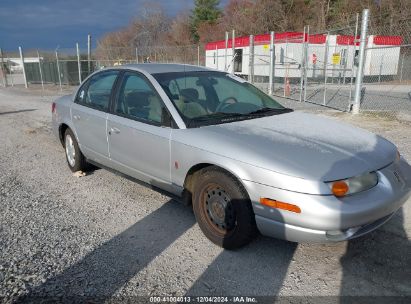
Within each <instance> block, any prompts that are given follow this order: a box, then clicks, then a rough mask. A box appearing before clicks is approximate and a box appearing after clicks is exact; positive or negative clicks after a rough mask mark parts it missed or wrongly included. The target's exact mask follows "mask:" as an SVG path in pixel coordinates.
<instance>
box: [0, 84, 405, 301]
mask: <svg viewBox="0 0 411 304" xmlns="http://www.w3.org/2000/svg"><path fill="white" fill-rule="evenodd" d="M55 98H56V97H55V92H53V91H45V92H42V91H41V90H36V89H29V90H24V89H18V88H7V89H4V88H0V130H1V131H0V132H1V133H0V134H1V136H0V155H1V156H0V172H1V174H0V211H1V212H0V302H12V301H14V300H22V299H38V298H37V297H47V298H49V297H57V298H60V297H67V296H70V297H79V298H78V299H83V300H84V299H85V298H84V297H92V298H98V299H99V300H109V299H119V300H125V299H130V298H132V297H134V296H148V295H153V296H160V295H161V296H163V295H172V296H182V295H256V296H257V295H259V296H263V295H264V296H265V295H280V296H304V297H307V296H338V295H350V296H383V295H384V296H398V295H406V296H408V297H411V283H410V282H411V254H410V253H411V242H410V239H411V202H410V201H408V202H407V203H406V205H405V206H404V207H403V209H402V210H400V212H398V213H397V214H396V215H395V216H394V218H393V219H392V220H391V221H390V222H388V223H387V224H386V225H384V226H383V227H382V228H380V229H378V230H377V231H375V232H373V233H371V234H369V235H367V236H365V237H362V238H359V239H356V240H353V241H350V242H341V243H336V244H326V245H318V244H294V243H289V242H285V241H280V240H276V239H270V238H266V237H262V236H260V237H258V238H257V239H256V240H255V241H254V242H253V243H251V244H250V245H248V246H246V247H245V248H242V249H240V250H237V251H225V250H222V249H221V248H219V247H216V246H215V245H213V244H212V243H210V242H209V241H208V240H207V239H206V238H205V237H204V236H203V234H202V232H201V231H200V229H199V227H198V225H197V224H196V223H195V219H194V215H193V213H192V211H191V209H190V208H189V207H184V206H183V205H182V204H181V203H179V202H177V201H175V200H172V199H170V198H169V197H167V196H164V195H162V194H159V193H157V192H155V191H152V190H150V189H148V188H145V187H143V186H140V185H138V184H136V183H133V182H132V181H130V180H128V179H125V178H123V177H119V176H117V175H114V174H112V173H109V172H108V171H105V170H101V169H100V170H95V171H93V172H90V173H89V174H87V175H86V176H84V177H80V178H77V177H73V176H72V174H71V171H70V170H69V169H68V167H67V165H66V162H65V158H64V151H63V148H62V146H61V145H60V143H59V142H58V141H57V140H56V139H55V138H54V137H53V136H52V134H51V129H50V118H51V117H50V116H51V115H50V109H51V102H52V101H53V100H54V99H55ZM285 102H286V103H289V104H287V105H288V106H291V107H292V106H293V104H292V102H290V101H285ZM299 107H301V106H299ZM303 110H305V111H311V112H317V113H318V114H319V115H327V116H329V117H332V118H333V119H338V120H343V121H346V122H348V123H351V124H354V125H357V126H361V127H363V128H366V129H369V130H371V131H374V132H376V133H379V134H381V135H383V136H385V137H386V138H388V139H389V140H391V141H393V142H394V143H395V144H396V145H397V146H398V147H399V149H400V151H401V153H402V154H403V155H404V156H405V157H406V158H408V159H409V160H411V124H410V123H409V122H401V121H398V120H387V119H384V118H381V117H378V116H375V115H373V116H371V115H368V116H366V115H361V116H351V115H349V114H344V113H339V112H335V111H328V110H327V111H325V110H324V109H322V108H318V107H314V106H310V107H309V108H304V109H303ZM75 299H77V298H75Z"/></svg>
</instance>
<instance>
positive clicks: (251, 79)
mask: <svg viewBox="0 0 411 304" xmlns="http://www.w3.org/2000/svg"><path fill="white" fill-rule="evenodd" d="M249 50H250V51H249V52H250V54H249V56H248V81H249V82H250V83H253V82H254V36H253V35H250V47H249ZM233 68H234V65H233Z"/></svg>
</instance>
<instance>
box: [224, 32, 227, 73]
mask: <svg viewBox="0 0 411 304" xmlns="http://www.w3.org/2000/svg"><path fill="white" fill-rule="evenodd" d="M227 49H228V32H225V49H224V71H225V72H227Z"/></svg>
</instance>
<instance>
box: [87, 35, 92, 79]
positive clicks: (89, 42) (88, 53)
mask: <svg viewBox="0 0 411 304" xmlns="http://www.w3.org/2000/svg"><path fill="white" fill-rule="evenodd" d="M90 72H91V35H90V34H88V35H87V74H88V75H90Z"/></svg>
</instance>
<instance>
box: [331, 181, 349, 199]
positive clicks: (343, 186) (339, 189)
mask: <svg viewBox="0 0 411 304" xmlns="http://www.w3.org/2000/svg"><path fill="white" fill-rule="evenodd" d="M348 190H350V188H349V187H348V184H347V183H346V182H345V181H336V182H334V183H333V185H332V188H331V191H332V192H333V194H334V195H335V196H338V197H341V196H344V195H346V194H347V193H348Z"/></svg>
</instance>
